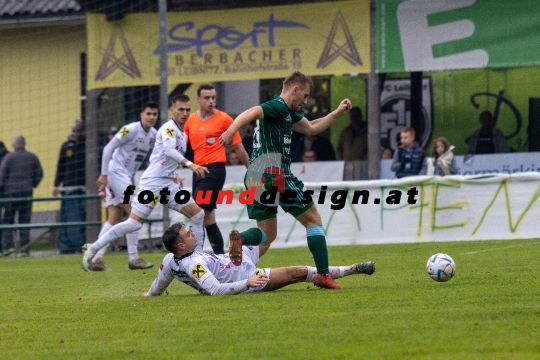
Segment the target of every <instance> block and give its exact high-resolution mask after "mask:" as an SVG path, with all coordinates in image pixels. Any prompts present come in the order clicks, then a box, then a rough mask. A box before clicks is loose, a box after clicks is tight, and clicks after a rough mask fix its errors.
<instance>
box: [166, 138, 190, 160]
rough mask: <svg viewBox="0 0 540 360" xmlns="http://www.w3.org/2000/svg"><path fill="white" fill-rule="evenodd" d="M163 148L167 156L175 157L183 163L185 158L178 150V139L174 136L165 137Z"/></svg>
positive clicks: (174, 158)
mask: <svg viewBox="0 0 540 360" xmlns="http://www.w3.org/2000/svg"><path fill="white" fill-rule="evenodd" d="M163 150H164V153H165V156H167V157H169V158H171V159H173V160H174V161H176V162H177V163H178V164H181V163H182V160H184V159H185V158H184V157H183V156H182V154H180V153H179V152H178V151H177V150H176V141H175V140H174V139H173V138H169V137H167V138H165V139H163Z"/></svg>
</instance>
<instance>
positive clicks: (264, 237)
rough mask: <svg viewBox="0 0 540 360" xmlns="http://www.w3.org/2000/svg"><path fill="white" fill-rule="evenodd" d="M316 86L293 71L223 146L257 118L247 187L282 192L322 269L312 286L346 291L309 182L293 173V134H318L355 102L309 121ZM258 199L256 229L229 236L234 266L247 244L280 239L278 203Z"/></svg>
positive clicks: (240, 120) (252, 209)
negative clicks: (335, 272)
mask: <svg viewBox="0 0 540 360" xmlns="http://www.w3.org/2000/svg"><path fill="white" fill-rule="evenodd" d="M312 88H313V82H312V81H311V79H310V78H309V77H308V76H306V75H304V74H302V73H301V72H299V71H296V72H294V73H292V74H291V75H289V76H288V77H287V78H286V79H285V80H284V81H283V88H282V91H281V94H280V96H275V97H274V99H272V100H270V101H267V102H265V103H263V104H261V105H260V106H255V107H252V108H251V109H248V110H246V111H244V112H243V113H242V114H240V115H238V117H237V118H236V119H235V121H234V122H233V124H232V125H231V126H230V127H229V128H228V129H227V131H225V132H224V133H223V135H222V136H221V137H220V143H221V145H223V146H226V145H229V144H230V143H231V141H232V138H233V135H234V134H235V133H236V131H238V129H240V128H241V127H242V126H244V125H247V124H249V123H250V122H251V121H253V120H257V125H256V127H255V133H254V135H253V153H252V155H251V158H250V166H249V168H248V172H247V173H246V177H245V179H244V183H245V185H246V188H248V189H249V188H250V187H251V186H256V187H257V188H258V191H259V194H260V193H261V191H264V190H270V189H272V186H274V187H277V188H278V192H279V206H281V208H282V209H283V210H284V211H285V212H288V213H290V214H291V215H292V216H294V217H295V218H296V219H297V220H298V221H299V222H300V223H301V224H302V225H303V226H304V227H305V228H306V235H307V243H308V247H309V250H310V251H311V253H312V255H313V259H314V260H315V266H316V267H317V276H316V277H315V279H314V281H313V283H314V284H315V285H316V286H319V287H323V288H327V289H341V286H339V285H338V284H336V283H335V282H334V280H333V279H332V277H331V276H330V275H329V270H328V250H327V247H326V238H325V234H324V230H323V227H322V221H321V216H320V215H319V212H318V211H317V208H316V207H315V204H314V203H313V201H312V200H311V199H309V198H306V196H305V195H304V193H303V192H304V191H305V187H304V184H303V183H302V182H301V181H300V180H298V179H297V178H296V177H295V176H294V175H293V174H292V173H291V169H290V165H291V158H290V148H291V135H292V130H295V131H297V132H300V133H302V134H306V135H316V134H319V133H321V132H323V131H324V130H326V129H327V128H328V127H329V126H330V125H332V123H333V122H334V121H335V120H336V119H337V118H339V117H340V116H341V115H343V114H344V113H345V112H346V111H347V110H349V109H350V108H351V102H350V100H349V99H344V100H342V101H341V103H340V104H339V106H338V107H337V109H335V110H334V111H332V112H331V113H330V114H328V115H326V116H324V117H322V118H319V119H316V120H312V121H308V119H306V118H305V117H304V116H303V115H302V114H301V113H299V112H298V111H299V110H300V108H301V107H302V106H305V105H306V104H307V100H308V97H309V94H310V92H311V90H312ZM262 179H264V180H262ZM284 193H288V194H289V195H292V194H293V193H294V196H287V197H286V198H285V199H284V197H283V194H284ZM258 199H260V198H259V197H258V196H256V201H255V202H254V203H253V204H250V205H247V206H248V214H249V217H250V219H255V220H256V221H257V227H256V228H251V229H248V230H246V231H244V232H241V233H240V232H238V231H237V230H233V231H232V232H231V234H230V244H229V255H230V257H231V261H232V262H233V264H235V265H240V264H241V263H242V245H269V244H270V243H272V241H274V240H275V238H276V236H277V203H276V204H274V206H270V205H268V204H261V203H259V202H258V201H257V200H258ZM283 200H285V201H283ZM370 265H371V266H374V265H373V263H372V262H370Z"/></svg>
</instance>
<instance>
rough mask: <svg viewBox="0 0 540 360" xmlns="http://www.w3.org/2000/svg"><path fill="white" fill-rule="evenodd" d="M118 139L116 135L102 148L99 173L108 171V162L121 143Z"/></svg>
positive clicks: (103, 173)
mask: <svg viewBox="0 0 540 360" xmlns="http://www.w3.org/2000/svg"><path fill="white" fill-rule="evenodd" d="M121 144H122V143H121V141H120V139H118V138H117V137H116V136H115V137H113V138H112V139H111V141H109V143H108V144H107V146H105V148H104V149H103V157H102V159H101V174H102V175H107V174H108V173H109V162H110V161H111V159H112V156H113V153H114V150H115V149H116V148H117V147H119V146H120V145H121Z"/></svg>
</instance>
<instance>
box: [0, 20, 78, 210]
mask: <svg viewBox="0 0 540 360" xmlns="http://www.w3.org/2000/svg"><path fill="white" fill-rule="evenodd" d="M85 51H86V31H85V26H84V25H69V26H44V27H21V28H9V29H0V82H1V86H0V109H2V112H1V114H0V140H1V141H4V143H5V144H6V146H7V147H8V149H9V150H10V151H11V150H12V147H11V139H12V138H13V136H15V135H17V134H22V135H23V136H25V138H26V142H27V150H29V151H32V152H34V153H36V154H37V155H38V157H39V159H40V161H41V163H42V166H43V170H44V173H45V176H44V179H43V181H42V182H41V184H40V185H39V187H38V188H37V190H36V191H35V193H34V195H35V196H50V195H51V191H52V188H53V185H54V177H55V175H56V162H57V160H58V155H59V150H60V146H61V143H62V142H63V141H65V140H66V138H67V136H68V135H69V132H70V124H71V122H72V121H73V120H74V119H76V118H80V117H81V103H80V98H79V97H80V88H81V82H80V73H81V70H80V54H81V53H82V52H85ZM58 207H59V203H54V202H46V203H35V204H34V211H43V210H51V209H56V208H58Z"/></svg>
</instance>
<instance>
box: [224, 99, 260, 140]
mask: <svg viewBox="0 0 540 360" xmlns="http://www.w3.org/2000/svg"><path fill="white" fill-rule="evenodd" d="M263 116H264V112H263V109H262V107H260V106H259V105H257V106H254V107H252V108H251V109H247V110H246V111H244V112H243V113H241V114H240V115H238V116H237V117H236V119H234V121H233V123H232V124H231V126H229V128H228V129H227V130H226V131H225V132H224V133H223V134H221V136H220V137H219V143H220V144H221V146H227V145H230V144H231V143H232V140H233V137H234V134H235V133H236V132H237V131H238V130H240V128H242V127H243V126H245V125H247V124H249V123H250V122H252V121H253V120H257V119H259V120H262V119H263Z"/></svg>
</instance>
